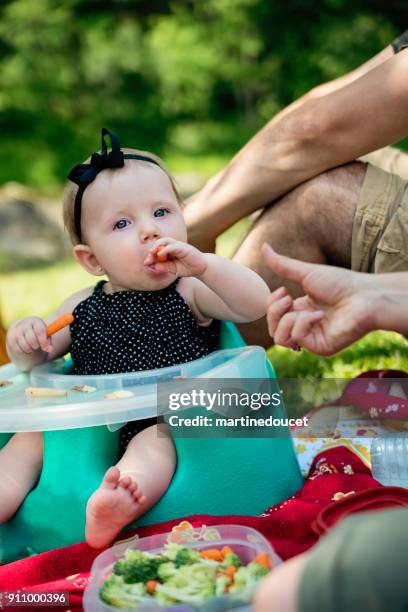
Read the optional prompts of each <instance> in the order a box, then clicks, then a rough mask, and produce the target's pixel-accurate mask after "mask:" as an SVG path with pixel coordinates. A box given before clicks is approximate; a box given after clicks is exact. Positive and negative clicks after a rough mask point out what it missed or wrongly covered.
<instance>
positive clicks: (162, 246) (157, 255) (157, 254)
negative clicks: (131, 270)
mask: <svg viewBox="0 0 408 612" xmlns="http://www.w3.org/2000/svg"><path fill="white" fill-rule="evenodd" d="M165 246H166V245H165V244H159V246H158V247H157V249H156V257H157V261H160V262H162V263H163V261H167V254H163V255H160V251H162V250H163V249H164V247H165Z"/></svg>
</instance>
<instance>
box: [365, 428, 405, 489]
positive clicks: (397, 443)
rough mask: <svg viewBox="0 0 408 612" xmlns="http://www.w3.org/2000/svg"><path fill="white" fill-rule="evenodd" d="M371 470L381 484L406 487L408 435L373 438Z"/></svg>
mask: <svg viewBox="0 0 408 612" xmlns="http://www.w3.org/2000/svg"><path fill="white" fill-rule="evenodd" d="M371 470H372V473H373V477H374V478H375V479H376V480H378V481H379V482H381V484H383V485H387V486H396V487H408V435H403V434H400V435H398V436H386V437H383V438H373V441H372V442H371Z"/></svg>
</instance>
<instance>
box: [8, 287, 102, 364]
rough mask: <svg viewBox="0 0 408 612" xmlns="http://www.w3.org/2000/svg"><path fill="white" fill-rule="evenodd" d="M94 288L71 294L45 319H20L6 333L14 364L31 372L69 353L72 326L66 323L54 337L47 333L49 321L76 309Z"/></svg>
mask: <svg viewBox="0 0 408 612" xmlns="http://www.w3.org/2000/svg"><path fill="white" fill-rule="evenodd" d="M91 291H92V288H89V287H88V288H87V289H82V290H81V291H78V292H77V293H75V294H74V295H71V296H70V297H69V298H67V299H66V300H65V302H63V303H62V304H61V306H60V307H59V308H58V310H57V311H56V312H55V313H54V314H53V315H52V316H50V317H49V318H47V319H46V320H45V321H43V320H42V319H40V318H39V317H27V318H25V319H21V320H20V321H16V322H15V323H14V324H13V325H12V326H11V327H10V329H9V331H8V333H7V337H6V346H7V352H8V355H9V357H10V359H11V361H12V362H13V363H14V365H16V366H17V367H18V368H19V369H20V370H22V371H23V372H28V371H29V370H31V369H32V368H33V367H34V366H36V365H39V364H41V363H44V362H45V361H51V360H52V359H56V358H57V357H61V356H62V355H65V353H67V352H68V351H69V347H70V345H71V334H70V331H69V327H64V328H63V329H61V330H60V331H58V332H57V333H55V334H54V335H53V337H52V340H51V338H50V337H48V336H47V325H48V324H49V323H51V322H52V321H53V320H55V319H56V318H57V317H59V316H60V315H62V314H65V313H67V312H72V311H73V309H74V308H75V306H76V305H77V304H79V302H81V301H82V300H84V299H85V298H86V297H88V295H89V294H90V293H91Z"/></svg>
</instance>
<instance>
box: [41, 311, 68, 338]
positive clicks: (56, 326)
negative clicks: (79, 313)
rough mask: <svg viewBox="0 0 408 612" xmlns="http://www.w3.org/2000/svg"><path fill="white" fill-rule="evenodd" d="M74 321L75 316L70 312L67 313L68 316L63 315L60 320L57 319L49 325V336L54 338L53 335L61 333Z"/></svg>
mask: <svg viewBox="0 0 408 612" xmlns="http://www.w3.org/2000/svg"><path fill="white" fill-rule="evenodd" d="M73 320H74V316H73V315H72V314H71V313H70V312H67V313H66V314H63V315H61V316H60V317H58V319H55V321H53V322H52V323H50V324H49V325H48V327H47V336H52V335H53V334H55V333H56V332H57V331H59V330H60V329H62V328H63V327H66V326H67V325H70V324H71V323H72V322H73Z"/></svg>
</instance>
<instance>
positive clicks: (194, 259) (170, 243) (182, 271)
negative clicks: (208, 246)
mask: <svg viewBox="0 0 408 612" xmlns="http://www.w3.org/2000/svg"><path fill="white" fill-rule="evenodd" d="M144 264H145V266H149V267H151V268H152V269H154V270H155V271H157V272H171V273H172V274H175V275H176V276H200V275H201V274H204V272H205V271H206V269H207V258H206V255H205V253H201V251H199V250H198V249H196V248H195V247H193V246H191V244H187V242H181V241H179V240H173V238H160V240H158V241H157V242H155V244H154V245H153V247H152V248H151V249H150V251H149V254H148V255H147V257H146V259H145V261H144Z"/></svg>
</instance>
